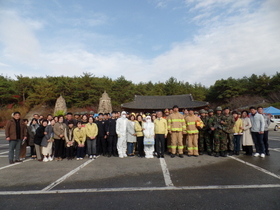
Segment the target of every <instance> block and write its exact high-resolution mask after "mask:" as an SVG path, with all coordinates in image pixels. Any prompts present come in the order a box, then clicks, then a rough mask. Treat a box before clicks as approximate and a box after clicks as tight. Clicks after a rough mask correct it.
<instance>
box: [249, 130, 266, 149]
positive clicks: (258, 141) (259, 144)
mask: <svg viewBox="0 0 280 210" xmlns="http://www.w3.org/2000/svg"><path fill="white" fill-rule="evenodd" d="M251 134H252V138H253V141H254V144H255V147H256V153H260V154H262V153H263V154H264V142H263V134H260V133H259V132H251Z"/></svg>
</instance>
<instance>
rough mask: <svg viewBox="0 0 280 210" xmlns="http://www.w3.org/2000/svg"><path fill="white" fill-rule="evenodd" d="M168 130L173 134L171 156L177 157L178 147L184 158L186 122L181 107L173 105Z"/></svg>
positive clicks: (180, 154)
mask: <svg viewBox="0 0 280 210" xmlns="http://www.w3.org/2000/svg"><path fill="white" fill-rule="evenodd" d="M167 123H168V126H167V128H168V131H169V133H170V134H171V158H174V157H175V154H176V149H177V148H178V153H179V157H180V158H183V157H184V156H183V149H184V146H183V132H184V133H185V130H186V124H185V120H184V117H183V115H182V114H180V113H179V107H178V106H177V105H175V106H173V113H172V114H171V115H170V116H169V117H168V121H167Z"/></svg>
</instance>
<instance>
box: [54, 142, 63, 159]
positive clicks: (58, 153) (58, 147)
mask: <svg viewBox="0 0 280 210" xmlns="http://www.w3.org/2000/svg"><path fill="white" fill-rule="evenodd" d="M54 144H55V145H54V157H56V158H58V157H61V158H62V157H63V153H64V151H63V150H64V144H65V141H64V140H62V139H55V140H54Z"/></svg>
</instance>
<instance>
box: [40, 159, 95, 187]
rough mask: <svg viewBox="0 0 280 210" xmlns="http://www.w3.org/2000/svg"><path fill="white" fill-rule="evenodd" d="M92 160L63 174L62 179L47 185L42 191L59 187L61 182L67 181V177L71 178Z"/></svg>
mask: <svg viewBox="0 0 280 210" xmlns="http://www.w3.org/2000/svg"><path fill="white" fill-rule="evenodd" d="M92 161H93V160H88V161H86V162H85V163H83V164H82V165H80V166H79V167H77V168H75V169H74V170H72V171H70V172H69V173H67V174H65V175H64V176H63V177H61V178H59V179H58V180H56V181H54V182H53V183H51V184H50V185H48V186H47V187H45V188H44V189H42V191H49V190H51V189H52V188H54V187H55V186H56V185H59V184H60V183H61V182H63V181H64V180H65V179H67V178H68V177H70V176H72V175H73V174H74V173H76V172H77V171H79V170H80V169H82V168H83V167H85V166H86V165H88V164H89V163H90V162H92Z"/></svg>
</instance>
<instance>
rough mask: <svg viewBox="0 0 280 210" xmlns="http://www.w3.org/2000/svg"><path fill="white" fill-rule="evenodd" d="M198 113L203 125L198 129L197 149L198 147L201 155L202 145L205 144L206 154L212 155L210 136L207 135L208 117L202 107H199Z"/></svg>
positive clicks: (202, 151)
mask: <svg viewBox="0 0 280 210" xmlns="http://www.w3.org/2000/svg"><path fill="white" fill-rule="evenodd" d="M199 113H200V119H201V120H202V122H203V124H204V127H203V128H201V129H200V130H199V140H198V142H199V144H198V149H199V155H203V153H204V145H206V150H207V153H208V155H210V156H211V155H212V149H211V144H210V138H209V137H210V136H209V133H208V131H209V127H208V117H206V113H208V112H207V111H205V110H204V109H201V110H200V111H199Z"/></svg>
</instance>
